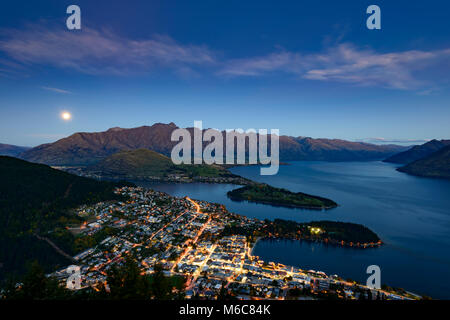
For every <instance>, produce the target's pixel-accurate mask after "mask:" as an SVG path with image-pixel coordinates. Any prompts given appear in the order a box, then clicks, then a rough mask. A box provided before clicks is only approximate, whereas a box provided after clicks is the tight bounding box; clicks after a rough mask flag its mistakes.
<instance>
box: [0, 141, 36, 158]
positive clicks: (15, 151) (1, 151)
mask: <svg viewBox="0 0 450 320" xmlns="http://www.w3.org/2000/svg"><path fill="white" fill-rule="evenodd" d="M29 149H31V148H29V147H20V146H13V145H11V144H2V143H0V156H11V157H15V156H17V155H19V154H21V153H23V152H25V151H27V150H29Z"/></svg>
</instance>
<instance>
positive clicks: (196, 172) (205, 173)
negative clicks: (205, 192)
mask: <svg viewBox="0 0 450 320" xmlns="http://www.w3.org/2000/svg"><path fill="white" fill-rule="evenodd" d="M86 170H87V171H89V172H93V173H98V174H99V175H101V176H107V177H116V178H124V179H125V178H130V179H139V178H149V177H158V178H163V177H167V176H169V175H184V176H187V177H194V176H197V177H200V176H201V177H232V176H234V175H233V174H231V173H230V172H229V171H228V170H226V169H225V168H223V167H221V166H217V165H174V164H173V163H172V160H171V159H170V158H168V157H166V156H164V155H162V154H160V153H157V152H155V151H151V150H148V149H137V150H132V151H122V152H118V153H116V154H113V155H111V156H109V157H107V158H105V159H103V160H101V161H100V162H99V163H97V164H95V165H91V166H89V167H88V168H87V169H86Z"/></svg>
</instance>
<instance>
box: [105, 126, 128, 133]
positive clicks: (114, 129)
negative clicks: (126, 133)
mask: <svg viewBox="0 0 450 320" xmlns="http://www.w3.org/2000/svg"><path fill="white" fill-rule="evenodd" d="M122 130H125V129H124V128H121V127H114V128H110V129H108V130H107V131H106V132H117V131H122Z"/></svg>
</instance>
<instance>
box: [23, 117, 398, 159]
mask: <svg viewBox="0 0 450 320" xmlns="http://www.w3.org/2000/svg"><path fill="white" fill-rule="evenodd" d="M177 128H178V127H177V126H176V125H175V124H174V123H170V124H162V123H157V124H154V125H152V126H143V127H138V128H131V129H122V128H112V129H109V130H107V131H105V132H94V133H86V132H83V133H75V134H73V135H71V136H69V137H67V138H64V139H61V140H58V141H56V142H54V143H49V144H44V145H40V146H38V147H36V148H33V149H31V150H28V151H26V152H24V153H22V154H21V155H20V157H21V158H22V159H25V160H27V161H31V162H36V163H44V164H49V165H58V166H75V165H92V164H95V163H97V162H99V161H100V160H102V159H104V158H106V157H108V156H110V155H112V154H115V153H117V152H119V151H125V150H136V149H149V150H152V151H155V152H158V153H161V154H163V155H166V156H170V152H171V150H172V148H173V146H174V145H175V144H176V142H172V141H171V140H170V136H171V133H172V131H174V130H175V129H177ZM188 130H190V131H191V132H192V131H193V129H192V128H188ZM192 136H193V135H192ZM224 137H225V135H224ZM206 144H207V143H204V145H206ZM224 146H225V143H224ZM404 150H405V147H401V146H395V145H384V146H381V145H374V144H368V143H361V142H350V141H345V140H338V139H313V138H305V137H289V136H280V160H281V161H295V160H324V161H366V160H375V159H384V158H386V157H389V156H391V155H393V154H395V153H398V152H400V151H404ZM224 154H225V153H224Z"/></svg>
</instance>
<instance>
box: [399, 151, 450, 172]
mask: <svg viewBox="0 0 450 320" xmlns="http://www.w3.org/2000/svg"><path fill="white" fill-rule="evenodd" d="M398 171H401V172H406V173H409V174H412V175H416V176H422V177H430V178H445V179H450V145H449V146H447V147H444V148H442V149H440V150H439V151H437V152H435V153H433V154H431V155H430V156H428V157H426V158H424V159H420V160H417V161H414V162H412V163H410V164H407V165H406V166H403V167H401V168H398Z"/></svg>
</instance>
